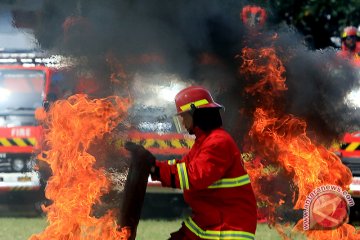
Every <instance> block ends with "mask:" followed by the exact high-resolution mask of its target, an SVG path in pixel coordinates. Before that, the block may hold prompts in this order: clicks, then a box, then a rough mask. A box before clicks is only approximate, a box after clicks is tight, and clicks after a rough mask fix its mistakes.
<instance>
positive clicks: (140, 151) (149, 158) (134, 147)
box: [125, 142, 156, 167]
mask: <svg viewBox="0 0 360 240" xmlns="http://www.w3.org/2000/svg"><path fill="white" fill-rule="evenodd" d="M125 149H126V150H128V151H129V152H131V155H132V156H134V157H136V158H141V159H144V160H146V162H147V163H148V164H149V166H150V167H154V166H155V160H156V158H155V156H154V155H153V154H152V153H151V152H150V151H148V150H146V149H145V148H144V147H143V146H141V145H140V144H136V143H133V142H126V143H125Z"/></svg>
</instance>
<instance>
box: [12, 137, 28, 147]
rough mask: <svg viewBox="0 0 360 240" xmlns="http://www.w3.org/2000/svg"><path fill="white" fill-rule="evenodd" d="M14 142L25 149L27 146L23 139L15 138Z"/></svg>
mask: <svg viewBox="0 0 360 240" xmlns="http://www.w3.org/2000/svg"><path fill="white" fill-rule="evenodd" d="M13 141H14V142H15V143H16V145H17V146H20V147H25V146H27V144H26V143H25V142H24V140H22V139H21V138H13Z"/></svg>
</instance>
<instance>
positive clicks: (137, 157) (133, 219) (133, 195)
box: [118, 143, 155, 240]
mask: <svg viewBox="0 0 360 240" xmlns="http://www.w3.org/2000/svg"><path fill="white" fill-rule="evenodd" d="M125 148H126V149H127V150H129V151H130V153H131V162H130V167H129V172H128V175H127V179H126V182H125V187H124V197H123V201H122V202H121V203H120V214H119V215H118V225H119V226H120V229H122V228H129V230H130V233H131V234H130V237H129V238H128V239H129V240H134V239H135V237H136V230H137V226H138V223H139V220H140V215H141V210H142V206H143V203H144V198H145V192H146V186H147V182H148V177H149V174H150V165H149V161H150V160H153V161H155V159H150V158H153V156H152V154H151V153H150V152H148V151H147V150H145V149H144V148H143V147H142V146H140V145H136V144H134V143H127V144H126V145H125Z"/></svg>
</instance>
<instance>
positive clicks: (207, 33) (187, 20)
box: [36, 0, 360, 142]
mask: <svg viewBox="0 0 360 240" xmlns="http://www.w3.org/2000/svg"><path fill="white" fill-rule="evenodd" d="M247 4H248V2H246V1H238V0H228V1H226V2H223V1H215V0H197V1H193V0H192V1H190V0H178V1H175V0H173V1H164V0H153V1H147V0H137V1H125V0H123V1H118V0H117V1H115V0H111V1H100V0H90V1H81V0H78V1H71V0H64V1H61V2H59V1H51V0H47V1H44V6H43V8H42V11H41V13H40V21H39V24H38V27H37V29H36V37H37V39H38V42H39V44H40V46H41V47H43V48H45V49H51V50H52V51H56V52H60V53H62V54H64V55H70V56H74V57H78V58H80V57H85V58H86V59H87V61H86V65H87V67H88V68H89V69H90V70H91V71H92V72H93V73H94V75H95V76H96V78H95V79H96V81H98V82H99V84H100V85H101V87H102V88H103V89H105V91H102V92H101V93H102V94H104V95H109V94H113V93H114V92H116V93H117V92H118V91H119V88H120V87H119V86H114V85H113V84H112V82H111V81H110V76H111V74H112V73H113V71H114V67H113V65H111V63H109V56H112V57H113V58H114V59H116V61H117V62H118V63H119V64H121V66H122V67H123V68H124V69H123V70H124V71H125V73H126V75H127V77H124V78H121V77H120V78H119V79H120V81H126V82H130V85H131V84H132V81H133V79H134V78H133V77H132V76H135V75H136V74H138V73H141V74H142V76H144V74H145V75H146V73H149V74H154V73H155V74H158V73H164V74H165V75H166V74H171V75H176V79H177V81H178V79H182V81H183V82H184V83H185V85H186V84H200V85H204V86H206V87H208V88H210V89H211V92H212V93H213V94H214V95H215V99H216V100H217V101H218V102H220V103H222V104H224V105H225V107H226V111H225V112H224V124H225V127H227V128H228V129H230V131H231V132H232V133H233V135H234V136H236V137H237V139H238V141H239V142H241V141H242V139H243V136H244V135H245V134H246V133H247V131H248V127H249V124H250V123H251V122H252V114H251V113H252V110H253V107H254V106H255V102H256V100H257V99H256V98H254V97H252V96H247V95H245V94H244V93H243V89H244V86H245V85H246V82H245V81H244V77H243V76H241V75H239V72H238V68H239V66H240V64H241V58H239V57H237V55H238V54H240V53H241V50H242V49H243V48H244V47H253V48H261V47H275V48H276V51H277V54H278V56H279V57H280V58H281V60H282V61H283V63H284V65H285V67H286V78H287V82H286V84H287V86H288V88H289V90H288V91H287V92H286V96H285V100H286V101H285V102H282V103H279V104H284V103H285V109H284V111H286V112H288V113H292V114H294V115H296V116H297V117H300V118H303V119H305V120H306V121H307V124H308V127H309V132H310V133H313V134H312V135H313V136H314V137H315V136H317V138H318V140H319V141H324V139H329V138H335V137H339V136H340V135H341V134H343V133H344V132H345V131H348V130H350V129H356V128H359V126H358V125H359V123H360V121H359V114H358V112H356V110H355V109H352V108H351V107H349V106H348V105H346V103H345V101H344V98H345V97H346V95H347V94H348V93H349V92H350V91H351V90H352V89H353V88H355V87H356V86H357V85H358V82H359V81H358V77H357V76H356V74H355V72H354V69H353V68H352V67H351V66H350V64H348V63H346V62H345V61H344V60H341V59H339V58H338V57H336V53H335V51H334V50H333V49H326V50H322V51H320V50H318V51H312V50H309V49H308V48H307V46H306V43H305V42H304V38H303V36H301V35H299V34H298V33H297V32H296V31H295V30H293V29H292V28H290V27H287V26H273V25H272V24H271V22H270V21H268V23H267V26H266V27H264V28H263V29H258V31H254V30H249V29H247V28H246V27H244V25H243V23H242V22H241V18H240V12H241V9H242V7H243V6H245V5H247ZM267 11H268V15H271V9H268V10H267ZM269 13H270V14H269ZM275 35H276V37H274V36H275ZM144 55H149V56H159V57H155V58H154V57H152V58H150V60H148V61H146V62H144V61H141V59H142V56H144ZM134 59H135V60H134ZM154 59H156V60H154ZM142 79H143V81H144V83H145V82H146V84H153V85H156V84H159V82H163V80H159V81H157V80H156V79H155V80H154V78H153V77H152V78H146V77H143V78H142ZM73 80H74V79H72V81H73ZM170 81H171V80H170ZM144 85H145V84H144ZM145 86H148V85H145Z"/></svg>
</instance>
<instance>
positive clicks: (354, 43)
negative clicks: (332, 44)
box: [338, 26, 360, 61]
mask: <svg viewBox="0 0 360 240" xmlns="http://www.w3.org/2000/svg"><path fill="white" fill-rule="evenodd" d="M359 39H360V34H359V32H358V31H357V29H356V27H354V26H348V27H345V28H344V30H343V32H342V33H341V50H340V51H339V53H338V54H339V56H340V57H343V58H345V59H349V60H353V61H358V59H359V58H360V43H359V42H358V41H359Z"/></svg>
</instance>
